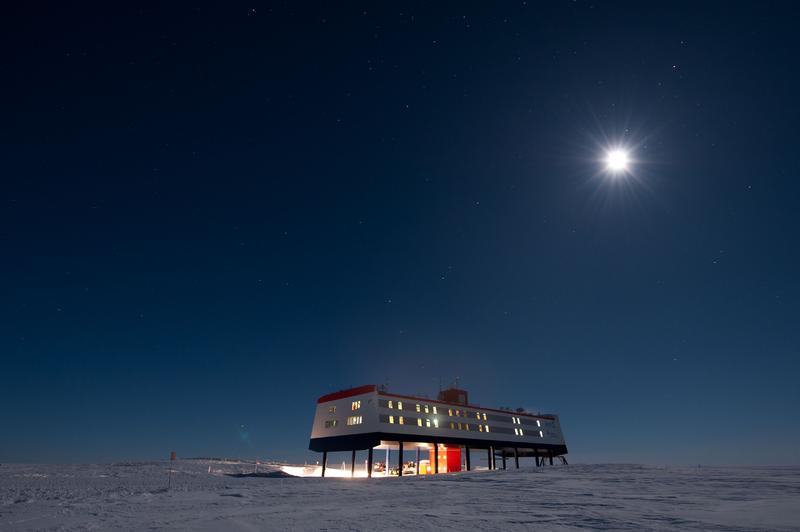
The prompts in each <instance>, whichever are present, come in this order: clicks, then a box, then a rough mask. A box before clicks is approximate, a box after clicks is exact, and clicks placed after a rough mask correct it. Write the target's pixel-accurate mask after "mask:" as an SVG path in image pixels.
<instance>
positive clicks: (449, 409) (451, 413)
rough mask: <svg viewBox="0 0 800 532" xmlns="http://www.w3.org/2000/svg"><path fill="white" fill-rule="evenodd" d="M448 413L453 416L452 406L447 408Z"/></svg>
mask: <svg viewBox="0 0 800 532" xmlns="http://www.w3.org/2000/svg"><path fill="white" fill-rule="evenodd" d="M447 415H448V416H450V417H453V409H452V408H448V409H447Z"/></svg>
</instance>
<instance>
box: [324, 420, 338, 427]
mask: <svg viewBox="0 0 800 532" xmlns="http://www.w3.org/2000/svg"><path fill="white" fill-rule="evenodd" d="M336 424H337V423H336V420H335V419H329V420H327V421H326V422H325V428H326V429H332V428H333V427H335V426H336Z"/></svg>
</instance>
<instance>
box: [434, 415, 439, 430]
mask: <svg viewBox="0 0 800 532" xmlns="http://www.w3.org/2000/svg"><path fill="white" fill-rule="evenodd" d="M433 426H434V427H436V428H437V429H438V428H439V420H438V419H436V418H434V420H433Z"/></svg>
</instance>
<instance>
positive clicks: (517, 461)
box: [514, 447, 519, 469]
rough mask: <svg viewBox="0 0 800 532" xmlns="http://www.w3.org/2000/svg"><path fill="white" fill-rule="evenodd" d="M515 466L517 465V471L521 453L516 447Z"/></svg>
mask: <svg viewBox="0 0 800 532" xmlns="http://www.w3.org/2000/svg"><path fill="white" fill-rule="evenodd" d="M514 465H516V466H517V469H519V451H518V450H517V448H516V447H514Z"/></svg>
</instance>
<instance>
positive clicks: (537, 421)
mask: <svg viewBox="0 0 800 532" xmlns="http://www.w3.org/2000/svg"><path fill="white" fill-rule="evenodd" d="M536 426H537V427H541V426H542V422H541V421H539V420H538V419H537V420H536Z"/></svg>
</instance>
